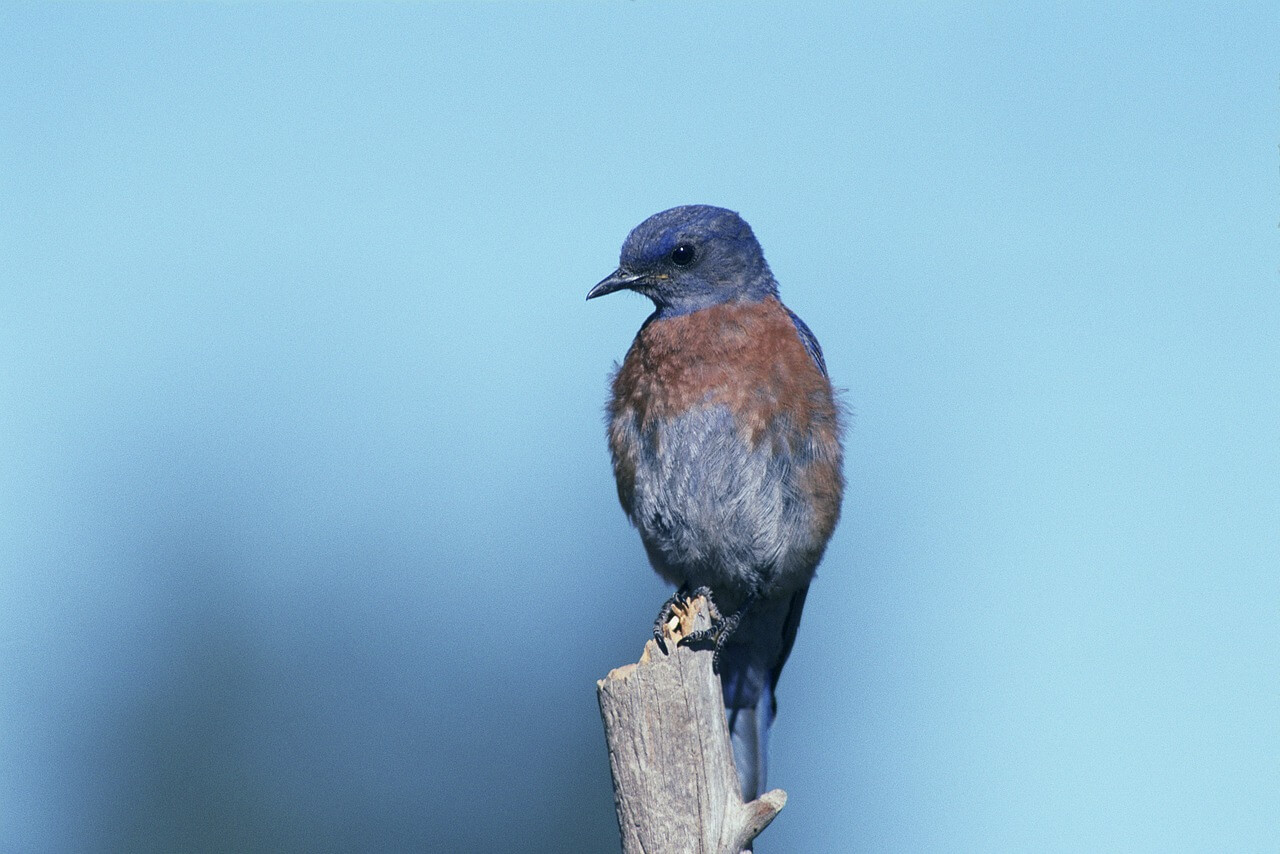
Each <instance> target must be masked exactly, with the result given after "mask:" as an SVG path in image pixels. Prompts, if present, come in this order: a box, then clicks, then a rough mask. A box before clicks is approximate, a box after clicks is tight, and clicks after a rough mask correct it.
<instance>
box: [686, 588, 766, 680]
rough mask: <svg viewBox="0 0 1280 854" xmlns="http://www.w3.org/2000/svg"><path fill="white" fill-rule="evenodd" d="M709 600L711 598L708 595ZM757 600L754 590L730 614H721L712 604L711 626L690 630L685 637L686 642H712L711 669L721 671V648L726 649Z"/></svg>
mask: <svg viewBox="0 0 1280 854" xmlns="http://www.w3.org/2000/svg"><path fill="white" fill-rule="evenodd" d="M707 592H708V593H710V591H707ZM707 601H708V602H710V601H711V599H710V597H709V596H708V598H707ZM755 601H756V594H755V593H754V592H753V593H751V594H750V595H748V596H747V598H746V600H745V601H744V602H743V603H742V605H741V606H740V607H739V608H738V610H736V611H734V612H733V613H732V614H730V615H729V616H727V617H725V616H721V614H720V612H719V611H717V610H716V609H715V606H714V605H713V606H712V609H711V628H709V629H701V630H699V631H696V632H690V633H689V634H688V635H687V636H686V637H685V639H684V641H685V643H705V642H708V641H709V642H711V644H712V648H713V649H714V650H715V655H714V656H713V657H712V659H711V669H712V670H714V671H715V672H716V673H719V672H720V650H722V649H724V645H725V644H726V643H727V642H728V640H729V638H730V637H731V636H732V635H733V633H734V632H735V631H737V628H738V624H739V623H741V622H742V618H743V617H744V616H745V615H746V613H747V610H748V609H749V608H750V607H751V604H752V603H753V602H755Z"/></svg>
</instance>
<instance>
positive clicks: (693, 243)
mask: <svg viewBox="0 0 1280 854" xmlns="http://www.w3.org/2000/svg"><path fill="white" fill-rule="evenodd" d="M623 289H627V290H632V291H635V292H636V293H640V294H644V295H645V296H647V297H648V298H649V299H651V300H653V304H654V305H656V306H657V307H658V314H659V315H662V316H671V315H679V314H688V313H689V312H691V311H697V310H699V309H702V308H709V307H711V306H713V305H720V304H721V303H726V302H754V301H757V300H762V299H764V298H765V297H768V296H774V295H776V294H777V292H778V283H777V282H775V281H774V279H773V273H771V272H769V265H768V264H766V263H765V260H764V253H763V252H762V251H761V250H760V244H759V243H758V242H757V241H756V236H755V235H754V234H752V233H751V226H749V225H747V223H746V222H745V221H744V220H743V219H742V217H740V216H738V215H737V214H736V213H734V212H733V211H730V210H725V209H724V208H716V207H711V206H710V205H685V206H683V207H678V208H671V209H670V210H666V211H663V212H662V213H658V214H654V215H653V216H651V217H649V218H648V219H646V220H645V221H644V222H642V223H640V224H639V225H638V226H636V227H635V229H634V230H633V231H632V232H631V234H629V235H627V240H626V242H625V243H623V244H622V257H621V259H620V261H619V265H618V269H617V270H615V271H614V272H613V273H611V274H610V275H609V276H608V277H607V278H606V279H604V281H602V282H600V284H598V285H596V286H595V287H594V288H592V289H591V292H590V293H588V294H587V299H593V298H594V297H599V296H604V295H605V294H611V293H613V292H614V291H620V290H623Z"/></svg>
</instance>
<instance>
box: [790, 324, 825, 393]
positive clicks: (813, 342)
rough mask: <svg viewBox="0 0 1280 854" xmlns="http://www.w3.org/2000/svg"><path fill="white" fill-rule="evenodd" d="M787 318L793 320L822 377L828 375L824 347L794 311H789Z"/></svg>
mask: <svg viewBox="0 0 1280 854" xmlns="http://www.w3.org/2000/svg"><path fill="white" fill-rule="evenodd" d="M787 316H788V317H790V318H791V322H792V323H793V324H795V327H796V332H799V333H800V342H801V343H802V344H804V349H805V350H807V351H808V352H809V356H810V358H812V359H813V361H814V364H816V365H817V366H818V370H820V371H822V375H823V376H824V377H825V376H826V375H827V360H826V359H824V358H822V346H821V345H820V344H818V339H817V338H815V337H814V336H813V333H812V332H810V331H809V327H807V326H805V325H804V321H803V320H801V319H800V318H799V317H798V316H797V315H796V313H795V312H794V311H792V310H791V309H789V308H788V309H787Z"/></svg>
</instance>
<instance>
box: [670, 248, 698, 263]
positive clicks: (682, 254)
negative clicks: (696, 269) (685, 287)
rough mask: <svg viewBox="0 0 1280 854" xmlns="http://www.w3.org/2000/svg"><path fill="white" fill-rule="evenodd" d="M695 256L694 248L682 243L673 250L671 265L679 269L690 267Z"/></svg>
mask: <svg viewBox="0 0 1280 854" xmlns="http://www.w3.org/2000/svg"><path fill="white" fill-rule="evenodd" d="M693 255H694V252H693V247H692V246H690V245H689V244H688V243H681V244H680V245H679V246H677V247H676V248H675V249H672V250H671V263H672V264H675V265H676V266H677V267H688V266H689V265H690V264H692V263H693Z"/></svg>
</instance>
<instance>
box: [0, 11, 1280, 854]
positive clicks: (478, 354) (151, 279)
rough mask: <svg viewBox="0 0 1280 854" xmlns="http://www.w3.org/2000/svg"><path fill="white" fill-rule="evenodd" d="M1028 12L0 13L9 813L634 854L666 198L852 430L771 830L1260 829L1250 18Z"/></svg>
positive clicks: (1262, 250) (1257, 118) (1267, 708)
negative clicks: (768, 287)
mask: <svg viewBox="0 0 1280 854" xmlns="http://www.w3.org/2000/svg"><path fill="white" fill-rule="evenodd" d="M1034 5H1035V8H1034V9H1024V8H1021V7H1020V6H1015V5H1012V4H1010V5H984V6H981V7H980V8H976V9H974V8H968V7H967V4H965V6H963V7H962V6H959V5H957V6H941V7H935V6H933V5H930V4H921V5H902V6H897V7H895V8H894V9H892V10H882V9H863V10H855V9H848V8H844V7H843V6H842V7H813V8H808V7H801V6H799V5H797V4H787V5H786V7H785V9H783V8H782V7H780V6H779V7H774V8H770V7H768V6H756V7H752V8H747V9H740V8H736V7H732V6H728V5H724V6H714V5H701V4H695V5H689V4H674V3H671V4H655V3H650V2H646V0H637V2H616V3H613V2H611V3H598V4H576V5H554V4H528V5H516V6H508V5H498V4H485V5H467V4H451V5H426V6H416V5H401V4H396V5H380V6H373V5H370V6H338V5H309V4H298V5H295V4H286V5H278V6H257V5H240V4H233V5H225V6H189V5H173V6H169V5H165V6H155V5H110V6H93V5H78V4H55V5H39V6H37V5H25V4H24V5H5V6H3V7H0V366H2V367H0V613H3V618H2V619H0V685H3V690H2V691H0V848H3V849H5V850H11V851H33V852H40V851H47V852H64V851H73V850H76V851H91V850H94V851H130V852H150V851H153V852H172V851H178V850H191V851H194V850H205V851H212V850H219V851H263V852H267V851H271V852H289V851H297V852H303V851H305V852H317V851H334V852H338V851H409V850H428V851H450V850H454V851H511V850H516V849H517V847H518V849H519V850H521V851H533V852H560V851H593V852H594V851H599V852H610V851H616V850H617V830H616V826H615V821H614V815H613V806H612V795H611V790H610V786H609V776H608V765H607V760H606V757H605V752H604V745H603V736H602V734H601V729H600V723H599V719H598V712H597V709H596V701H595V682H594V680H595V679H597V678H599V677H600V676H602V675H604V674H605V673H606V672H607V671H608V670H609V668H611V667H613V666H615V665H618V664H622V663H624V662H627V661H630V660H634V659H635V658H636V657H637V656H638V654H639V652H640V647H641V644H642V642H643V640H644V637H645V633H646V631H647V629H648V626H649V625H650V623H651V620H652V618H653V615H654V613H655V612H656V609H657V607H658V606H659V604H660V603H661V602H662V600H663V599H664V598H665V596H666V595H667V591H666V590H665V589H664V587H663V586H662V584H661V583H660V582H659V581H658V580H657V579H656V578H655V577H654V576H653V575H652V573H651V572H650V570H649V569H648V568H647V565H646V562H645V558H644V554H643V551H642V549H641V547H640V543H639V540H638V538H637V537H636V535H635V533H634V532H633V531H632V530H630V529H629V528H628V526H627V524H626V522H625V520H624V518H623V515H622V512H621V510H620V509H619V508H618V507H617V504H616V500H615V495H614V488H613V483H612V479H611V475H610V470H609V465H608V458H607V453H606V450H605V445H604V436H603V429H602V424H601V407H602V404H603V401H604V396H605V380H606V376H607V374H608V371H609V368H610V365H611V364H612V363H613V361H614V360H615V359H618V358H620V357H621V356H622V354H623V353H624V352H625V349H626V347H627V345H628V343H629V342H630V340H631V337H632V335H633V334H634V332H635V330H636V329H637V328H638V327H639V325H640V323H641V321H642V320H643V319H644V317H645V315H646V314H647V311H648V308H647V304H646V303H644V302H643V301H642V300H640V299H639V298H637V297H631V296H627V295H623V296H617V297H612V298H610V299H607V300H601V301H599V302H593V303H591V304H587V303H584V302H583V297H584V295H585V294H586V291H587V289H588V288H589V287H590V286H591V285H592V284H594V283H595V282H596V281H597V280H598V279H599V278H601V277H602V276H603V275H605V274H606V273H608V272H609V271H610V270H612V269H613V267H614V265H615V263H616V259H617V251H618V247H619V246H620V244H621V242H622V240H623V238H624V237H625V236H626V233H627V231H628V230H629V229H630V228H631V227H632V226H634V225H635V224H637V223H638V222H640V220H642V219H643V218H645V217H646V216H648V215H649V214H651V213H653V212H655V211H658V210H661V209H663V208H666V207H669V206H672V205H675V204H682V203H689V202H705V203H713V204H720V205H724V206H727V207H732V208H734V209H736V210H739V211H741V212H742V213H743V215H744V216H745V217H746V218H747V219H748V221H749V222H751V224H752V225H753V226H754V228H755V230H756V233H757V235H758V236H759V237H760V239H761V242H762V244H763V245H764V247H765V251H766V254H767V256H768V258H769V260H770V263H771V265H772V267H773V269H774V272H775V273H776V274H777V276H778V278H779V280H780V282H781V284H782V294H783V297H784V299H785V300H786V301H787V302H788V304H789V305H790V306H791V307H792V308H793V309H795V310H796V311H797V312H798V313H799V314H800V315H801V316H802V317H804V318H805V320H806V321H807V322H808V324H809V325H810V326H811V327H812V328H813V330H814V331H815V333H816V334H817V335H818V337H819V338H820V339H821V341H822V343H823V345H824V347H825V349H826V353H827V361H828V364H829V366H830V368H831V373H832V376H833V378H834V379H835V380H836V382H837V383H838V384H839V385H841V386H843V387H844V388H846V389H847V392H846V395H845V397H846V400H847V402H848V403H849V405H850V406H851V407H852V409H853V410H854V411H855V413H856V417H855V419H854V421H853V427H852V430H851V431H850V434H849V437H848V443H847V445H848V451H847V458H848V464H847V474H848V479H849V490H848V497H847V499H846V502H845V516H844V521H843V522H842V524H841V527H840V528H839V530H838V531H837V533H836V536H835V538H834V540H833V541H832V544H831V548H830V550H829V552H828V555H827V559H826V561H825V563H824V564H823V566H822V568H821V570H820V574H819V578H818V580H817V582H816V583H815V586H814V588H813V590H812V593H811V595H810V597H809V604H808V608H807V609H806V613H805V620H804V625H803V627H802V631H801V632H800V637H799V641H798V644H797V646H796V649H795V653H794V655H793V657H792V660H791V663H790V665H789V667H788V670H787V673H786V675H785V676H784V677H783V680H782V684H781V686H780V704H781V707H780V717H779V721H778V725H777V727H776V728H775V731H774V741H773V747H774V761H773V765H772V768H771V771H772V774H771V782H772V783H774V784H775V785H778V786H781V787H783V788H785V789H787V791H788V792H789V793H790V797H791V799H790V802H789V804H788V806H787V808H786V810H785V811H784V812H783V813H782V815H781V816H780V817H779V819H778V820H777V822H775V824H774V825H773V826H772V827H771V828H770V829H769V830H768V831H767V832H766V834H765V836H764V837H763V838H762V840H761V845H760V847H759V848H758V849H757V850H759V851H760V852H762V854H768V852H782V851H877V852H879V851H904V852H905V851H912V852H915V851H975V852H990V851H1103V850H1111V851H1152V852H1155V851H1160V852H1167V851H1261V850H1275V849H1277V848H1280V724H1278V722H1280V393H1278V391H1280V332H1278V330H1280V288H1278V285H1280V252H1278V251H1277V248H1278V246H1280V244H1278V240H1277V237H1278V232H1277V224H1278V223H1280V204H1278V202H1280V155H1278V153H1277V142H1280V121H1278V119H1280V62H1278V61H1277V56H1280V52H1278V51H1277V45H1280V13H1277V12H1276V9H1275V7H1274V6H1273V5H1270V4H1259V5H1256V6H1250V5H1236V4H1229V5H1225V6H1224V5H1221V4H1206V5H1199V6H1196V5H1191V4H1176V5H1177V8H1176V9H1170V8H1165V7H1164V6H1163V5H1161V4H1150V5H1141V6H1124V7H1116V6H1115V5H1114V4H1096V5H1058V6H1047V5H1043V4H1034ZM1171 5H1174V4H1171Z"/></svg>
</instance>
